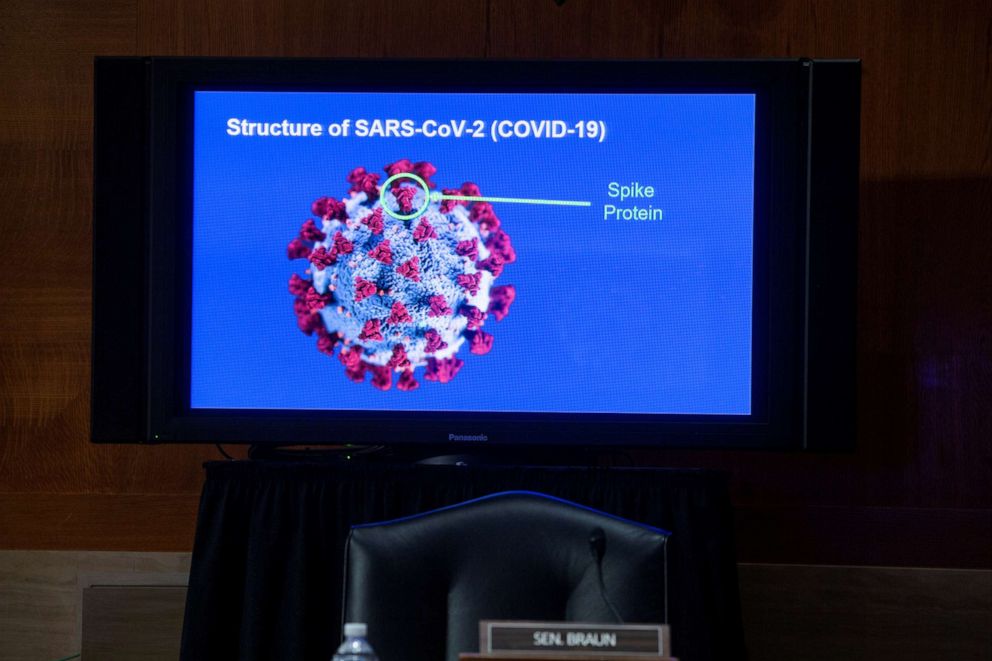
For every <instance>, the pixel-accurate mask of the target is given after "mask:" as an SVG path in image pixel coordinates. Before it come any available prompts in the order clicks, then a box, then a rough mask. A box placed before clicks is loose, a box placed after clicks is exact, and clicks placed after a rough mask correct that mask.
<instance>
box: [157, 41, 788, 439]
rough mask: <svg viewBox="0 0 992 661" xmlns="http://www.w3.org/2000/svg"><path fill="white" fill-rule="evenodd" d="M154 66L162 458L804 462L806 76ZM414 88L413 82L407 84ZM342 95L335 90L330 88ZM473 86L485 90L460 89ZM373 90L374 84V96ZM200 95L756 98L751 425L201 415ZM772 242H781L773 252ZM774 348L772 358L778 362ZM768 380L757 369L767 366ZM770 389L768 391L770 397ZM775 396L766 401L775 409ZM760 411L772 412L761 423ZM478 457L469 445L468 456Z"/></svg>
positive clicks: (634, 66)
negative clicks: (242, 452)
mask: <svg viewBox="0 0 992 661" xmlns="http://www.w3.org/2000/svg"><path fill="white" fill-rule="evenodd" d="M404 66H405V67H409V66H410V62H409V61H374V60H358V61H355V60H293V59H216V58H203V59H199V58H195V59H188V58H177V59H170V58H165V59H158V58H156V59H154V60H152V61H151V71H150V75H149V107H150V112H149V115H150V116H149V132H150V143H151V150H150V156H149V159H148V160H149V162H148V173H147V181H148V189H149V196H148V202H147V215H148V218H147V220H148V223H149V231H148V246H147V256H148V264H147V282H148V290H149V291H148V297H147V320H148V324H147V325H148V329H149V332H148V341H147V358H148V365H147V374H148V379H149V381H148V383H149V391H148V392H149V395H148V416H147V420H148V429H147V439H146V440H148V441H152V442H193V443H198V442H210V443H216V442H223V443H252V444H258V443H277V444H289V443H306V444H320V443H328V444H340V443H357V444H396V445H401V444H402V445H406V444H428V445H432V446H441V445H445V444H446V443H447V442H448V441H447V438H448V435H449V434H457V435H463V436H478V435H484V436H486V437H487V438H488V440H489V444H499V445H504V444H505V445H582V446H598V445H608V446H610V447H627V446H629V447H633V446H645V445H651V446H689V447H758V448H790V447H800V446H801V437H802V432H801V422H802V421H801V404H802V403H801V392H802V379H803V373H802V370H803V361H802V360H801V356H802V346H801V345H802V337H803V315H802V306H803V290H802V287H801V286H800V285H801V283H802V274H803V268H804V261H803V260H804V254H803V250H802V246H803V243H804V241H805V235H804V226H803V218H802V208H801V203H802V201H803V200H802V196H801V195H800V192H801V190H802V185H803V179H804V177H805V170H804V165H805V155H804V144H805V143H804V142H803V140H802V136H803V134H804V132H805V130H806V127H805V125H804V123H803V120H804V114H803V108H804V107H805V94H806V87H805V85H804V76H803V74H804V72H803V63H802V62H801V61H798V60H761V61H655V62H524V61H516V62H494V61H473V62H464V61H461V62H459V61H421V62H418V63H417V70H418V76H416V77H409V78H411V80H397V81H395V82H391V83H389V84H388V85H386V84H384V83H383V82H382V81H383V79H384V77H383V76H382V75H381V72H382V71H386V70H390V69H397V68H400V67H404ZM397 78H400V79H403V78H407V77H397ZM327 80H334V81H335V82H334V84H333V85H329V84H328V83H327V82H326V81H327ZM465 80H471V81H475V82H472V83H465V82H461V81H465ZM370 81H376V82H375V83H374V84H373V83H371V82H370ZM194 89H238V90H252V89H266V90H272V89H281V90H327V91H334V90H341V91H344V90H349V91H355V90H364V91H377V92H382V91H435V92H443V91H545V92H568V91H572V92H597V91H600V92H606V91H609V92H623V91H628V92H641V93H643V92H649V91H657V92H684V91H691V92H734V91H737V92H742V91H743V92H752V93H755V94H756V104H757V106H756V110H757V112H756V118H757V119H756V133H755V153H756V163H755V235H754V249H755V264H754V291H753V294H754V296H753V301H754V310H755V312H754V315H753V316H754V320H755V326H754V329H753V347H754V349H753V351H754V353H753V361H752V364H753V365H754V366H755V369H754V372H753V379H752V381H753V386H752V387H753V390H752V393H753V395H754V396H753V397H752V402H753V403H754V404H755V408H756V413H755V414H753V415H752V416H687V415H651V416H640V415H628V414H567V415H566V414H534V413H489V412H438V413H433V412H385V411H372V412H370V411H311V410H306V411H282V410H278V411H277V410H256V411H244V410H190V409H189V407H188V404H187V403H188V401H189V400H188V392H187V391H188V383H189V379H188V368H189V367H188V366H189V361H188V358H187V357H188V352H189V300H190V297H189V290H190V286H191V282H190V273H191V263H190V257H191V251H190V241H191V238H190V223H191V208H192V204H191V202H192V201H191V190H192V187H191V164H192V160H191V153H192V132H191V131H190V130H189V126H190V125H191V122H192V103H191V101H192V91H193V90H194ZM773 239H774V240H773ZM772 347H774V349H772ZM761 365H763V366H765V369H758V366H761ZM763 380H765V381H766V382H765V383H762V381H763ZM762 390H763V391H764V393H765V395H764V396H761V392H762ZM762 408H763V409H764V410H762ZM455 444H457V445H459V446H464V445H465V443H463V442H455Z"/></svg>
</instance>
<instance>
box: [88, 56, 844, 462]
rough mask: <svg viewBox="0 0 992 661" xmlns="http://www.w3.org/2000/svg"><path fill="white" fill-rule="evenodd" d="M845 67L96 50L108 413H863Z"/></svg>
mask: <svg viewBox="0 0 992 661" xmlns="http://www.w3.org/2000/svg"><path fill="white" fill-rule="evenodd" d="M821 70H822V71H823V72H824V73H822V75H820V77H821V78H823V79H825V81H826V82H824V83H820V84H821V85H822V90H821V88H820V87H814V81H817V82H818V79H816V78H814V76H816V75H818V74H821ZM856 74H857V66H856V63H851V62H846V63H844V62H823V63H815V62H814V61H810V60H794V61H766V62H696V63H692V62H682V63H677V62H644V63H622V62H617V63H588V62H587V63H582V62H576V63H507V62H503V63H494V62H462V63H457V62H372V61H364V62H340V61H313V60H307V61H299V60H210V59H207V60H187V59H166V60H156V59H140V58H133V59H111V60H99V61H98V64H97V120H96V121H97V150H98V151H97V171H96V178H95V189H96V219H95V221H96V235H97V238H98V239H99V240H101V244H100V245H98V246H97V249H96V252H97V255H96V261H97V264H96V269H95V281H94V283H95V294H94V296H95V311H94V333H95V345H94V347H95V348H94V371H95V374H94V436H95V438H96V439H97V440H118V441H124V440H130V441H159V442H163V441H177V442H246V443H266V442H271V443H307V444H313V443H358V444H411V443H412V444H428V445H435V446H449V445H459V446H463V445H466V444H476V445H478V444H484V445H543V444H553V445H561V444H565V445H569V444H572V445H604V446H616V447H625V446H635V445H681V446H720V447H766V448H787V447H809V446H811V445H813V446H815V445H817V444H821V445H823V446H831V445H837V444H841V445H843V444H848V443H850V441H851V437H850V433H851V432H852V431H853V430H852V429H850V421H851V420H853V410H849V409H851V407H852V404H851V396H850V392H851V391H853V387H854V382H853V291H854V288H853V281H854V280H853V273H854V259H853V257H852V255H853V250H854V246H855V243H854V240H853V237H854V233H853V231H852V228H855V227H856V206H854V205H855V204H856V188H857V85H856V82H857V75H856ZM852 79H853V80H854V83H852V82H851V80H852ZM463 81H471V82H463ZM814 89H815V90H816V91H817V92H819V93H820V94H824V95H827V97H826V98H824V99H820V100H819V105H818V104H817V103H814V98H815V97H814V95H813V90H814ZM129 94H130V95H133V96H134V97H135V99H134V100H135V101H138V103H137V105H136V106H135V107H131V108H130V109H129V110H126V109H124V108H122V106H121V104H124V103H126V102H127V96H128V95H129ZM814 112H815V113H816V116H815V118H814ZM852 114H853V119H852ZM122 116H124V117H133V116H137V117H139V118H141V120H142V121H141V122H134V121H132V122H131V124H136V126H130V124H128V122H127V121H126V120H124V119H122ZM814 119H815V120H816V122H817V124H816V125H815V126H814ZM819 122H823V123H824V124H826V126H825V127H824V126H821V125H820V124H819ZM814 129H815V130H814ZM821 132H825V133H826V135H827V137H829V138H831V140H830V144H825V145H824V146H823V147H822V150H821V148H820V147H819V146H818V145H819V144H821V142H824V141H825V138H824V137H821V136H820V133H821ZM122 134H123V135H122ZM814 139H817V140H819V142H816V143H815V144H814V142H815V140H814ZM852 145H853V146H852ZM814 147H817V148H816V149H814ZM129 149H130V150H133V153H134V154H135V156H136V158H137V162H133V163H130V164H128V165H124V164H123V161H122V159H124V158H126V157H127V156H128V153H127V150H129ZM822 151H827V152H829V154H824V153H822ZM852 168H853V175H852V172H851V169H852ZM128 178H131V179H132V180H133V181H129V180H128ZM838 182H839V183H838ZM852 182H853V186H852ZM128 186H130V188H127V187H128ZM125 189H127V190H131V191H132V194H131V195H130V196H128V195H124V194H122V192H121V191H122V190H125ZM821 189H823V190H822V192H821ZM838 209H839V210H840V212H841V213H844V214H846V216H845V217H837V216H836V213H837V210H838ZM828 216H830V223H831V225H832V227H831V235H830V236H824V235H825V234H827V233H826V232H821V231H820V229H819V226H818V225H817V223H818V222H822V221H823V220H824V219H826V218H827V217H828ZM124 223H130V224H131V226H130V227H129V228H128V229H126V230H124V231H123V232H122V231H120V226H121V225H123V224H124ZM837 234H839V236H838V235H837ZM103 241H106V243H104V242H103ZM821 264H822V266H821ZM124 272H128V273H131V274H134V275H136V276H138V277H134V278H133V280H130V281H129V283H128V284H127V285H126V286H127V287H131V288H132V289H133V293H134V297H133V300H134V302H135V303H136V305H132V306H129V307H128V309H126V310H122V309H121V308H120V307H117V308H116V309H113V310H111V307H112V304H110V303H108V302H106V297H107V296H110V295H111V293H115V294H119V293H120V289H121V286H122V285H121V274H122V273H124ZM117 305H118V306H119V305H120V302H119V301H118V302H117ZM108 310H109V311H108ZM824 320H825V321H824ZM830 334H833V335H834V337H833V339H832V340H830V341H828V342H825V343H824V342H823V339H824V335H830ZM125 336H126V337H125ZM811 340H812V342H813V344H812V345H811ZM811 369H812V370H813V372H812V374H811ZM844 388H846V389H848V391H847V392H842V389H844ZM115 392H116V394H114V393H115ZM122 396H123V397H124V399H125V401H124V402H122V401H121V397H122ZM111 397H113V399H114V400H115V402H114V404H113V405H112V406H113V407H114V408H117V411H116V412H113V411H111V406H110V402H109V401H105V400H109V399H110V398H111ZM811 397H812V398H814V399H815V401H813V402H811V401H810V400H811ZM122 404H123V405H124V406H130V407H133V409H127V410H124V411H122V410H120V407H121V405H122ZM811 411H812V413H813V414H818V412H821V411H823V412H825V411H832V413H833V416H834V417H835V418H836V419H842V420H846V421H847V422H846V423H844V424H846V425H847V427H848V429H847V433H846V435H845V432H844V431H843V430H842V429H840V428H838V427H836V425H837V423H836V422H830V423H823V424H826V425H827V426H826V428H824V427H823V426H822V425H821V427H819V428H817V429H813V428H812V427H811V424H815V423H816V421H817V420H818V419H819V418H816V415H814V416H813V419H811ZM822 419H823V420H827V419H828V418H827V417H824V418H822ZM842 426H843V425H842ZM824 429H826V430H827V431H828V432H829V433H827V434H824V433H823V430H824ZM828 437H830V438H833V440H832V441H831V440H828ZM811 439H812V442H811ZM816 439H820V440H819V441H817V440H816Z"/></svg>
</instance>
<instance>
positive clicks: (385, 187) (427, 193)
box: [379, 172, 431, 220]
mask: <svg viewBox="0 0 992 661" xmlns="http://www.w3.org/2000/svg"><path fill="white" fill-rule="evenodd" d="M397 179H413V180H414V181H415V182H417V184H418V185H419V186H420V187H421V188H423V189H424V203H423V204H422V205H421V206H420V208H419V209H417V210H416V211H414V212H413V213H408V214H401V213H396V212H395V211H393V210H392V209H390V208H389V207H388V206H387V205H386V203H385V198H386V193H388V192H389V185H390V184H391V183H393V182H394V181H396V180H397ZM379 190H380V191H382V192H380V193H379V200H380V206H381V207H382V210H383V211H384V212H385V213H387V214H389V215H390V216H392V217H393V218H395V219H396V220H413V219H414V218H419V217H420V216H423V215H424V214H425V213H426V212H427V207H429V206H430V204H431V189H430V187H429V186H428V185H427V182H426V181H424V180H423V179H421V178H420V177H418V176H417V175H415V174H414V173H412V172H397V173H396V174H394V175H393V176H391V177H390V178H389V179H386V180H385V181H384V182H382V188H380V189H379Z"/></svg>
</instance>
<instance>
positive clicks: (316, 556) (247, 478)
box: [182, 461, 744, 661]
mask: <svg viewBox="0 0 992 661" xmlns="http://www.w3.org/2000/svg"><path fill="white" fill-rule="evenodd" d="M206 471H207V480H206V483H205V485H204V487H203V495H202V497H201V500H200V512H199V519H198V521H197V529H196V541H195V544H194V549H193V561H192V568H191V572H190V583H189V593H188V597H187V601H186V618H185V623H184V626H183V647H182V658H183V659H214V660H216V659H242V660H256V659H257V660H260V661H261V660H270V659H308V660H309V659H313V660H315V661H328V660H329V659H330V658H331V656H332V654H333V652H334V649H335V647H336V646H337V644H338V643H339V641H340V634H341V632H340V622H341V586H342V580H343V562H344V560H343V551H344V543H345V539H346V537H347V534H348V530H349V528H350V526H352V525H353V524H358V523H366V522H370V521H381V520H387V519H393V518H396V517H400V516H405V515H409V514H414V513H417V512H423V511H425V510H430V509H434V508H436V507H441V506H444V505H451V504H454V503H458V502H461V501H464V500H468V499H470V498H475V497H477V496H482V495H485V494H488V493H494V492H497V491H506V490H512V489H527V490H533V491H540V492H543V493H547V494H551V495H554V496H559V497H561V498H565V499H568V500H572V501H574V502H577V503H580V504H583V505H588V506H591V507H595V508H597V509H600V510H603V511H605V512H608V513H611V514H616V515H618V516H622V517H626V518H629V519H632V520H635V521H641V522H643V523H647V524H650V525H653V526H657V527H660V528H664V529H666V530H669V531H671V532H672V537H671V540H670V542H669V556H668V557H669V569H668V576H669V582H670V591H669V604H670V605H669V612H670V619H671V625H672V646H673V649H674V651H675V653H676V655H677V656H679V657H680V658H681V659H682V660H683V661H729V660H731V659H734V660H736V659H743V658H744V634H743V628H742V623H741V612H740V599H739V594H738V587H737V566H736V562H735V557H734V542H733V520H732V517H733V513H732V511H731V507H730V499H729V495H728V489H727V482H726V478H725V477H724V476H723V475H721V474H718V473H713V472H709V471H685V470H656V469H626V468H547V467H457V466H409V465H407V466H390V465H379V464H356V463H340V464H335V463H302V462H293V461H230V462H211V463H208V464H207V465H206ZM397 617H402V614H401V613H397ZM372 642H373V645H374V643H375V641H374V640H373V641H372Z"/></svg>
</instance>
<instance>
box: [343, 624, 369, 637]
mask: <svg viewBox="0 0 992 661" xmlns="http://www.w3.org/2000/svg"><path fill="white" fill-rule="evenodd" d="M368 632H369V629H368V627H367V626H365V623H364V622H348V623H347V624H345V625H344V635H345V638H365V636H366V635H367V634H368Z"/></svg>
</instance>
